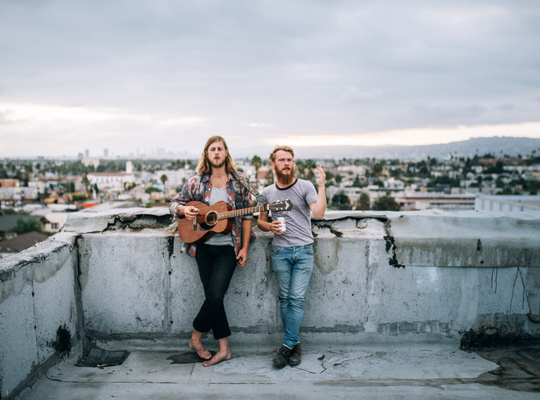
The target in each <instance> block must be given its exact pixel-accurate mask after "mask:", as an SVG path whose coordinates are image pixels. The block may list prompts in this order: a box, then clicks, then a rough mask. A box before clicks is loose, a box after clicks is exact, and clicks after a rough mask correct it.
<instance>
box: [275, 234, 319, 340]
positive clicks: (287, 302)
mask: <svg viewBox="0 0 540 400" xmlns="http://www.w3.org/2000/svg"><path fill="white" fill-rule="evenodd" d="M272 268H273V270H274V273H275V275H276V280H277V283H278V287H279V302H280V313H281V320H282V321H283V326H284V327H285V340H284V341H283V345H284V346H286V347H288V348H290V349H292V348H293V347H294V346H296V344H297V343H300V325H301V324H302V319H303V318H304V296H305V294H306V290H307V287H308V284H309V279H310V278H311V273H312V272H313V245H312V244H308V245H306V246H300V247H279V246H273V247H272Z"/></svg>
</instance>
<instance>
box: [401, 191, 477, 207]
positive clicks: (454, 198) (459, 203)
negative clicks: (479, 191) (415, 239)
mask: <svg viewBox="0 0 540 400" xmlns="http://www.w3.org/2000/svg"><path fill="white" fill-rule="evenodd" d="M395 200H396V202H397V203H398V204H399V205H400V207H401V210H402V211H416V210H428V209H438V210H444V211H464V210H474V207H475V205H474V204H475V196H474V195H466V194H465V195H451V194H448V195H445V194H441V193H418V194H405V195H402V196H397V197H396V199H395Z"/></svg>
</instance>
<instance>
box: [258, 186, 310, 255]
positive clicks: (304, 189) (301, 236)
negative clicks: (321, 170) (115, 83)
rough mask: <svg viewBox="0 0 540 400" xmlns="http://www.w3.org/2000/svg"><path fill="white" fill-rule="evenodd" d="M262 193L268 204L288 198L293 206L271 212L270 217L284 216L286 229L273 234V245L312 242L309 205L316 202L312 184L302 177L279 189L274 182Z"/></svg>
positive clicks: (294, 244) (290, 245)
mask: <svg viewBox="0 0 540 400" xmlns="http://www.w3.org/2000/svg"><path fill="white" fill-rule="evenodd" d="M263 194H264V196H265V197H266V202H267V203H268V204H272V203H275V202H277V201H279V200H290V201H291V202H292V205H293V208H292V210H291V211H287V212H282V211H279V212H272V217H273V218H274V219H275V218H277V217H285V222H286V226H287V231H286V232H284V233H282V234H281V235H274V239H273V241H272V245H273V246H280V247H298V246H305V245H308V244H311V243H313V233H312V232H311V210H310V208H309V206H310V205H311V204H313V203H315V202H317V191H316V190H315V187H314V186H313V184H312V183H311V182H309V181H306V180H303V179H297V180H296V182H294V183H293V184H292V185H291V186H289V187H288V188H286V189H280V188H278V187H277V186H276V184H275V183H274V184H273V185H270V186H268V187H265V188H264V190H263Z"/></svg>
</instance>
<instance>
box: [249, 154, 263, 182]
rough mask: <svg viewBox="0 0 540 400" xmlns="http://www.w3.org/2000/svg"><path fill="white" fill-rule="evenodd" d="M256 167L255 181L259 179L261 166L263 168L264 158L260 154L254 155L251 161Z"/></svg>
mask: <svg viewBox="0 0 540 400" xmlns="http://www.w3.org/2000/svg"><path fill="white" fill-rule="evenodd" d="M250 164H251V165H253V166H254V167H255V181H257V182H258V181H259V168H261V165H262V160H261V157H259V156H258V155H254V156H253V158H252V159H251V162H250Z"/></svg>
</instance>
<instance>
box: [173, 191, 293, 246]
mask: <svg viewBox="0 0 540 400" xmlns="http://www.w3.org/2000/svg"><path fill="white" fill-rule="evenodd" d="M185 205H186V207H187V206H193V207H196V208H198V209H199V214H198V215H197V218H195V219H194V220H193V221H190V220H188V219H186V218H184V217H183V216H182V217H178V235H179V236H180V240H181V241H182V242H184V243H189V244H201V243H204V242H206V241H207V240H208V239H209V238H210V236H212V235H213V234H214V233H229V232H230V231H231V230H232V226H233V218H235V217H240V216H242V215H246V214H252V213H254V212H260V211H290V210H292V207H293V205H292V203H291V201H290V200H280V201H278V202H276V203H273V204H264V205H262V206H255V207H248V208H240V209H237V210H232V208H231V206H230V204H229V203H227V202H226V201H219V202H217V203H216V204H214V205H211V206H209V205H207V204H205V203H201V202H200V201H190V202H189V203H186V204H185Z"/></svg>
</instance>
